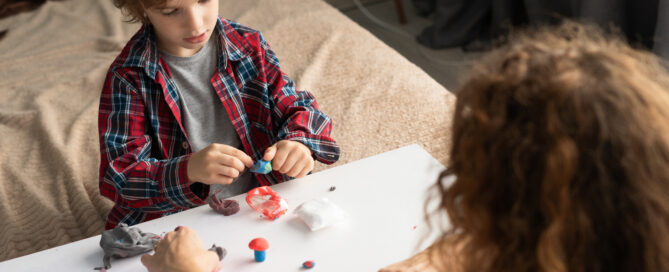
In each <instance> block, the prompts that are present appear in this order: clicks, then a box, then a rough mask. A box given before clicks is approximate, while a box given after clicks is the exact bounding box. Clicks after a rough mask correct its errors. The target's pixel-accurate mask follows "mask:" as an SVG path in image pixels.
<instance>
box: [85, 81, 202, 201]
mask: <svg viewBox="0 0 669 272" xmlns="http://www.w3.org/2000/svg"><path fill="white" fill-rule="evenodd" d="M146 122H148V120H147V118H146V116H145V108H144V100H143V98H142V95H141V94H139V93H138V92H137V89H136V88H135V87H133V85H132V84H131V83H130V82H129V81H128V80H127V79H125V78H123V77H122V76H121V75H119V74H118V73H116V72H112V73H110V74H109V75H108V76H107V79H106V80H105V83H104V87H103V90H102V95H101V97H100V112H99V119H98V126H99V133H100V135H99V136H100V156H101V162H100V180H99V185H100V193H101V194H102V195H104V196H105V197H107V198H109V199H111V200H113V201H114V202H116V204H117V205H121V206H122V207H125V208H128V209H140V210H142V211H144V212H166V211H175V210H182V209H185V208H191V207H194V206H197V205H201V204H204V201H203V200H202V199H201V198H200V197H199V196H198V195H197V194H195V193H194V192H193V191H192V190H191V188H190V186H189V185H188V178H187V173H186V165H187V162H188V159H189V156H190V155H185V156H180V157H175V158H169V159H163V160H159V159H156V158H152V157H151V153H152V152H151V145H152V142H151V141H152V140H151V137H150V136H148V135H147V133H146V131H147V128H146V126H147V125H146Z"/></svg>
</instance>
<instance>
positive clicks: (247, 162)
mask: <svg viewBox="0 0 669 272" xmlns="http://www.w3.org/2000/svg"><path fill="white" fill-rule="evenodd" d="M216 147H217V148H218V150H219V151H220V152H221V153H223V154H225V155H228V156H232V157H235V158H237V159H239V160H240V161H241V162H242V163H243V164H244V166H246V167H251V166H253V159H251V157H250V156H249V155H247V154H246V153H244V151H241V150H239V149H237V148H234V147H232V146H229V145H223V144H219V145H216ZM243 170H244V169H241V170H240V171H243Z"/></svg>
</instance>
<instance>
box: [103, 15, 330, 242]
mask: <svg viewBox="0 0 669 272" xmlns="http://www.w3.org/2000/svg"><path fill="white" fill-rule="evenodd" d="M153 35H154V34H153V31H152V30H151V28H150V26H143V27H142V28H141V29H140V30H139V31H138V32H137V33H136V34H135V35H134V36H133V38H132V39H131V40H130V41H129V42H128V44H127V45H126V46H125V48H124V49H123V51H122V52H121V54H120V55H119V56H118V57H117V58H116V60H115V61H114V62H113V63H112V65H111V67H110V68H109V71H108V73H107V77H106V79H105V83H104V86H103V89H102V95H101V98H100V113H99V119H98V125H99V133H100V150H101V152H100V153H101V162H100V182H99V185H100V193H101V194H102V195H103V196H105V197H107V198H109V199H111V200H113V201H114V202H115V203H116V204H115V206H114V207H113V208H112V210H111V212H110V213H109V215H108V217H107V224H106V228H107V229H110V228H114V227H115V226H116V225H117V224H118V223H127V224H128V225H134V224H137V223H140V222H144V221H147V220H151V219H155V218H158V217H161V216H165V215H168V214H172V213H176V212H180V211H183V210H186V209H189V208H192V207H196V206H199V205H202V204H205V202H204V199H205V197H206V196H207V195H208V192H209V186H208V185H203V184H200V183H194V184H193V185H190V186H189V185H187V184H188V178H187V174H186V164H187V162H188V159H189V157H190V154H191V153H192V151H191V149H190V145H189V144H188V135H187V134H186V130H185V129H184V127H183V125H182V119H181V110H180V106H181V103H180V98H179V95H178V92H177V89H176V85H175V83H174V81H173V80H172V78H171V75H170V71H169V69H168V66H167V65H166V63H164V62H163V60H162V59H160V55H159V52H158V49H157V47H156V45H155V37H154V36H153ZM212 38H216V39H219V41H220V42H219V45H221V46H219V48H218V56H219V59H218V67H217V70H216V73H214V75H213V76H212V78H211V83H212V85H213V87H214V89H215V91H216V93H217V94H218V96H219V98H220V100H221V103H223V106H224V108H225V110H226V111H227V114H228V116H229V117H230V119H231V121H232V124H233V126H234V127H235V130H236V131H237V134H238V135H239V137H240V139H241V142H242V144H243V146H244V151H245V152H246V153H247V154H249V155H250V156H251V157H252V158H254V159H255V160H258V159H260V158H262V155H263V152H264V150H265V149H266V148H267V147H269V146H271V145H272V144H274V143H276V142H277V141H279V140H284V139H285V140H294V141H299V142H301V143H303V144H305V145H306V146H308V147H309V148H310V149H311V150H312V152H313V156H314V159H316V160H318V161H320V162H323V163H326V164H331V163H334V162H335V161H337V160H338V159H339V152H340V151H339V146H338V145H337V144H336V142H335V141H334V140H333V139H332V138H331V137H330V132H331V129H332V121H331V120H330V118H329V117H328V116H327V115H325V114H324V113H323V112H321V111H319V110H318V106H317V104H316V101H315V100H314V97H313V96H312V95H311V94H310V93H309V92H306V91H297V90H295V84H294V83H293V81H292V80H290V78H288V77H287V76H286V75H285V74H284V73H283V72H282V71H281V69H280V66H279V60H278V59H277V57H276V55H275V54H274V52H273V51H272V50H271V49H270V47H269V45H268V44H267V42H266V41H265V39H264V38H263V36H262V35H261V34H260V33H259V32H258V31H255V30H253V29H250V28H247V27H245V26H242V25H239V24H236V23H234V22H230V21H227V20H219V21H218V24H217V26H216V31H214V34H213V35H212ZM212 129H214V128H212ZM256 178H257V179H258V180H259V181H260V184H261V185H272V184H275V183H278V182H282V181H285V180H287V179H288V177H287V176H285V175H281V174H279V173H278V172H272V173H271V174H269V175H259V174H257V175H256Z"/></svg>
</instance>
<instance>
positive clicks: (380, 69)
mask: <svg viewBox="0 0 669 272" xmlns="http://www.w3.org/2000/svg"><path fill="white" fill-rule="evenodd" d="M221 15H222V17H225V18H228V19H231V20H234V21H237V22H240V23H243V24H245V25H248V26H251V27H253V28H255V29H258V30H261V31H262V32H263V34H264V35H265V37H266V38H267V40H268V41H269V43H270V44H271V45H272V47H273V49H274V50H275V51H276V53H277V54H278V56H279V59H280V60H281V63H282V68H283V69H284V71H285V72H286V73H287V74H288V75H289V76H291V77H292V78H293V79H294V80H295V81H296V83H297V86H298V88H299V89H307V90H309V91H311V92H312V93H313V94H314V95H315V96H316V98H317V100H318V102H319V105H320V107H321V109H322V110H323V111H324V112H325V113H327V114H328V115H330V116H331V117H332V119H333V120H334V132H333V137H334V138H335V139H336V140H337V141H338V142H339V144H340V146H341V150H342V156H341V159H340V160H339V162H337V163H336V164H334V165H329V166H326V165H321V164H317V166H316V168H315V170H314V171H316V172H317V171H322V170H324V169H327V168H329V167H334V166H337V165H341V164H345V163H347V162H351V161H355V160H358V159H361V158H365V157H368V156H371V155H374V154H378V153H381V152H384V151H388V150H392V149H394V148H397V147H401V146H405V145H408V144H412V143H418V144H420V145H421V146H422V147H423V148H425V149H426V150H427V151H429V152H430V153H431V154H432V156H434V157H435V158H437V159H438V160H439V161H441V162H442V163H446V161H447V159H448V154H447V153H448V148H449V143H450V133H449V128H450V116H451V113H452V109H453V105H454V101H455V99H454V96H453V95H452V94H450V93H449V92H448V91H447V90H446V89H444V88H443V87H442V86H441V85H439V84H438V83H437V82H436V81H435V80H433V79H432V78H430V77H429V76H428V75H427V74H426V73H425V72H423V71H422V70H421V69H420V68H418V67H417V66H415V65H414V64H412V63H411V62H409V61H408V60H406V59H405V58H403V57H402V56H401V55H399V54H398V53H397V52H395V51H394V50H393V49H391V48H390V47H388V46H387V45H385V44H383V43H382V42H381V41H379V40H378V39H376V38H375V37H374V36H373V35H372V34H370V33H369V32H367V31H366V30H364V29H363V28H362V27H360V26H358V25H357V24H355V23H354V22H353V21H351V20H350V19H348V18H347V17H346V16H344V15H343V14H341V13H340V12H338V11H337V10H336V9H335V8H333V7H332V6H330V5H328V4H327V3H325V2H323V1H322V0H244V1H225V0H224V1H221ZM138 27H139V25H136V24H127V23H123V20H122V17H121V14H120V12H119V11H118V10H117V9H116V8H115V7H114V6H113V5H112V3H111V1H110V0H102V1H90V0H64V1H47V2H46V4H44V5H43V6H41V7H40V8H38V9H36V10H34V11H30V12H24V13H20V14H17V15H13V16H10V17H8V18H5V19H2V20H0V32H2V31H3V30H7V33H6V35H5V36H4V38H3V39H2V40H0V218H2V219H0V261H3V260H7V259H11V258H15V257H19V256H22V255H26V254H30V253H33V252H36V251H40V250H44V249H47V248H51V247H55V246H58V245H62V244H65V243H69V242H72V241H76V240H79V239H83V238H86V237H90V236H93V235H97V234H100V233H101V232H102V231H103V228H104V221H105V217H106V214H107V212H108V211H109V209H110V208H111V206H112V203H111V201H109V200H107V199H105V198H103V197H102V196H100V195H99V192H98V164H99V144H98V136H97V111H98V102H99V95H100V89H101V85H102V83H103V79H104V76H105V73H106V70H107V68H108V67H109V64H110V63H111V61H112V60H113V59H114V58H115V57H116V55H117V54H118V53H119V52H120V50H121V49H122V47H123V45H124V44H125V42H126V41H127V40H128V39H129V38H130V36H131V35H132V34H133V33H134V32H135V31H136V30H137V28H138ZM406 186H411V181H407V185H406Z"/></svg>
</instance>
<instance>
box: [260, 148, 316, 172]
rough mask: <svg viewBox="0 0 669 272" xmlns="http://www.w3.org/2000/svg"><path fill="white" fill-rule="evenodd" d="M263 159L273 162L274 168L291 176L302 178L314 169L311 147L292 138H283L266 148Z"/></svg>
mask: <svg viewBox="0 0 669 272" xmlns="http://www.w3.org/2000/svg"><path fill="white" fill-rule="evenodd" d="M263 159H264V160H266V161H271V162H272V169H273V170H276V171H279V173H281V174H286V175H288V176H289V177H294V178H301V177H304V176H306V175H307V174H309V172H311V170H313V169H314V158H313V157H311V149H309V147H307V146H306V145H304V144H302V143H300V142H296V141H290V140H281V141H279V142H277V143H276V144H274V145H272V146H270V147H268V148H267V150H265V155H264V156H263Z"/></svg>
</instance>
